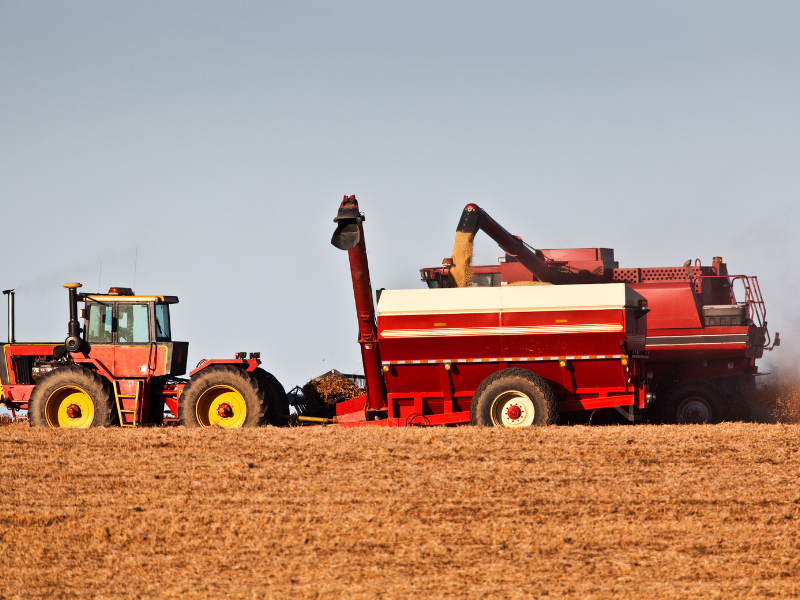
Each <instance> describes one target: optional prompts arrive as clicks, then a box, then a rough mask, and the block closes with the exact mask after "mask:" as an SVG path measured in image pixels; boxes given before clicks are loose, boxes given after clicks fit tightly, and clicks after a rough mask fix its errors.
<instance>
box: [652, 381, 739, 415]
mask: <svg viewBox="0 0 800 600" xmlns="http://www.w3.org/2000/svg"><path fill="white" fill-rule="evenodd" d="M723 419H724V411H723V405H722V402H721V401H720V396H719V393H718V392H717V390H716V389H714V386H713V385H711V384H710V383H708V382H706V381H701V380H696V381H684V382H683V383H679V384H678V385H676V386H675V387H673V388H672V389H671V390H669V391H668V392H667V395H666V397H665V398H664V404H663V405H662V407H661V421H662V422H664V423H678V424H681V425H684V424H699V423H719V422H720V421H722V420H723Z"/></svg>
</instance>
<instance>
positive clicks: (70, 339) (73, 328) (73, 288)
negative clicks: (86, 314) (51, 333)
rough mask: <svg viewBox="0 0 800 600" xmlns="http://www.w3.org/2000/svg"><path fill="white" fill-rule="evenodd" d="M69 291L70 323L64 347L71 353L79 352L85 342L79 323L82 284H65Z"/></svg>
mask: <svg viewBox="0 0 800 600" xmlns="http://www.w3.org/2000/svg"><path fill="white" fill-rule="evenodd" d="M64 287H65V288H67V289H68V290H69V323H68V324H67V339H66V340H64V346H65V347H66V349H67V350H69V351H70V352H77V351H78V350H79V349H80V347H81V345H82V344H83V342H82V341H81V326H80V323H78V288H79V287H81V284H80V283H65V284H64Z"/></svg>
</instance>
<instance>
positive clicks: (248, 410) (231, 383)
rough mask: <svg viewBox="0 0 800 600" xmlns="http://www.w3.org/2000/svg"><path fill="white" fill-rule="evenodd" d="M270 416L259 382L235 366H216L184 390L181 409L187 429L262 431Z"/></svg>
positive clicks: (180, 420) (197, 376)
mask: <svg viewBox="0 0 800 600" xmlns="http://www.w3.org/2000/svg"><path fill="white" fill-rule="evenodd" d="M266 416H267V402H266V399H265V398H264V391H263V390H262V389H261V386H260V385H259V384H258V380H257V379H256V378H255V377H254V376H253V375H252V374H251V373H248V372H247V371H245V370H243V369H240V368H239V367H233V366H231V365H213V366H210V367H207V368H205V369H203V370H202V371H200V372H199V373H197V374H196V375H195V376H194V377H192V378H191V379H190V380H189V383H187V384H186V387H185V388H183V393H182V394H181V397H180V400H179V405H178V420H179V422H180V424H181V425H183V426H184V427H212V426H215V425H216V426H218V427H258V426H260V425H263V424H264V421H265V419H266Z"/></svg>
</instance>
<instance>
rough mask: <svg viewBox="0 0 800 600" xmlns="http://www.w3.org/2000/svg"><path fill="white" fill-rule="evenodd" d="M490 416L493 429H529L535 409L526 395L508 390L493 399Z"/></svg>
mask: <svg viewBox="0 0 800 600" xmlns="http://www.w3.org/2000/svg"><path fill="white" fill-rule="evenodd" d="M491 415H492V424H493V425H494V426H495V427H530V426H531V425H533V420H534V417H535V415H536V408H535V407H534V405H533V402H532V401H531V399H530V398H529V397H528V395H527V394H524V393H523V392H518V391H517V390H508V391H507V392H503V393H501V394H500V395H499V396H497V398H495V399H494V402H492V408H491Z"/></svg>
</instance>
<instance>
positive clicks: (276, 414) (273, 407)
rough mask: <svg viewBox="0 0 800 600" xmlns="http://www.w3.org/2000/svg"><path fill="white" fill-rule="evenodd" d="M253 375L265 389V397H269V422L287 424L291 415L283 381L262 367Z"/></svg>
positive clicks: (271, 423)
mask: <svg viewBox="0 0 800 600" xmlns="http://www.w3.org/2000/svg"><path fill="white" fill-rule="evenodd" d="M253 376H255V378H256V380H257V381H258V384H259V385H260V386H261V388H262V389H263V390H264V397H265V398H266V399H267V423H269V424H270V425H286V424H287V423H288V422H289V420H288V419H287V418H286V417H288V416H289V397H288V396H287V395H286V390H285V389H284V388H283V386H282V385H281V382H280V381H278V380H277V379H275V376H274V375H273V374H272V373H268V372H267V371H265V370H264V369H262V368H261V367H259V368H258V369H256V370H255V371H253ZM281 415H283V416H281Z"/></svg>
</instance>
